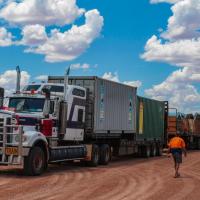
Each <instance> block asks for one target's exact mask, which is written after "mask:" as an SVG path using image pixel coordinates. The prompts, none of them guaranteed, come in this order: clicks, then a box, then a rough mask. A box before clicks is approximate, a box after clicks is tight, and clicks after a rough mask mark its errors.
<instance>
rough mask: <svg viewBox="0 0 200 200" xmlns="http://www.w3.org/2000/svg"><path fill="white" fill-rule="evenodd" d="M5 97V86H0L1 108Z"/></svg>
mask: <svg viewBox="0 0 200 200" xmlns="http://www.w3.org/2000/svg"><path fill="white" fill-rule="evenodd" d="M3 99H4V88H1V87H0V108H2V107H3Z"/></svg>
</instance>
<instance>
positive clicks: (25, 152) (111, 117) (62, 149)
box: [0, 76, 165, 175]
mask: <svg viewBox="0 0 200 200" xmlns="http://www.w3.org/2000/svg"><path fill="white" fill-rule="evenodd" d="M64 80H65V81H64ZM49 82H51V83H52V84H51V85H53V84H55V85H56V84H58V83H59V82H60V83H61V84H63V88H64V90H63V93H62V95H51V91H50V90H49V89H48V88H44V89H43V90H42V91H40V92H34V91H31V92H29V93H26V92H24V91H22V92H20V91H19V89H18V91H17V92H16V93H15V94H13V95H12V96H10V97H8V98H7V104H6V106H5V105H4V106H2V107H1V110H0V165H22V166H23V168H24V172H25V173H26V174H28V175H40V174H41V173H43V172H44V171H45V169H47V167H48V164H49V163H55V162H63V161H69V160H80V161H83V162H86V163H87V164H88V165H90V166H97V165H99V164H102V165H106V164H108V163H109V161H110V160H111V157H112V156H118V155H127V154H134V153H138V154H140V155H142V156H145V157H149V156H156V155H160V153H161V149H162V145H163V142H164V138H163V135H164V126H165V125H164V116H165V103H164V102H158V101H154V100H148V99H145V98H142V97H137V89H136V88H134V87H131V86H127V85H124V84H121V83H116V82H112V81H109V80H104V79H102V78H98V77H69V79H68V77H67V76H66V77H65V78H64V77H49ZM151 123H152V124H151Z"/></svg>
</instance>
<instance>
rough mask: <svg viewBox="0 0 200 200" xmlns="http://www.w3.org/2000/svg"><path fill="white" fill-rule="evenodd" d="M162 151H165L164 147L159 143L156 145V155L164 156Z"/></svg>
mask: <svg viewBox="0 0 200 200" xmlns="http://www.w3.org/2000/svg"><path fill="white" fill-rule="evenodd" d="M162 153H163V149H162V147H161V146H160V145H157V147H156V155H157V156H162Z"/></svg>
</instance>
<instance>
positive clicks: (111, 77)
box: [102, 72, 119, 82]
mask: <svg viewBox="0 0 200 200" xmlns="http://www.w3.org/2000/svg"><path fill="white" fill-rule="evenodd" d="M102 78H104V79H107V80H110V81H115V82H119V76H118V73H117V72H114V73H112V72H105V73H104V75H103V76H102Z"/></svg>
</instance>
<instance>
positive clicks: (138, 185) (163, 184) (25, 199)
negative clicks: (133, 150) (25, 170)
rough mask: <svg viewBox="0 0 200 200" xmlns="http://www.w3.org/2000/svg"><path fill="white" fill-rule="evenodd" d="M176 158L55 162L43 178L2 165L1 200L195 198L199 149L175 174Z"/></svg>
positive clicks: (199, 182) (199, 177)
mask: <svg viewBox="0 0 200 200" xmlns="http://www.w3.org/2000/svg"><path fill="white" fill-rule="evenodd" d="M172 164H173V163H172V159H170V158H167V157H158V158H150V159H137V158H130V157H128V158H122V159H120V160H116V161H113V162H111V163H110V164H109V166H100V167H98V168H88V167H83V166H80V165H79V164H74V165H69V164H62V165H51V166H50V168H49V170H48V172H47V173H45V174H44V175H42V176H40V177H26V176H23V175H22V173H21V170H19V169H14V170H13V169H8V168H7V167H0V200H36V199H37V200H44V199H45V200H66V199H67V200H79V199H81V200H93V199H95V200H121V199H123V200H132V199H133V200H134V199H135V200H147V199H148V200H151V199H152V200H168V199H171V200H174V199H176V200H180V199H181V200H182V199H184V200H187V199H188V200H197V199H199V198H200V189H199V185H200V152H191V153H189V154H188V157H187V158H186V159H184V161H183V165H182V166H181V170H180V172H181V178H177V179H175V178H173V175H174V171H173V168H172V167H173V166H172Z"/></svg>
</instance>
